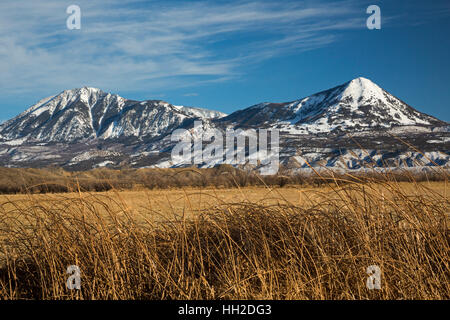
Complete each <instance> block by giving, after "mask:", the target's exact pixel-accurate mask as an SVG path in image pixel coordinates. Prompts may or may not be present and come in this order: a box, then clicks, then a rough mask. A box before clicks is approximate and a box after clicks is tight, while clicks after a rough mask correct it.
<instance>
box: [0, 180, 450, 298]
mask: <svg viewBox="0 0 450 320" xmlns="http://www.w3.org/2000/svg"><path fill="white" fill-rule="evenodd" d="M449 204H450V203H449V200H448V185H447V181H446V180H444V181H441V182H420V183H418V182H413V181H412V182H396V181H394V180H393V179H392V180H391V181H389V179H387V180H386V181H372V182H358V181H346V183H345V184H342V183H339V182H338V181H328V182H327V183H324V184H322V185H321V186H319V187H314V186H293V185H285V186H284V187H283V188H281V187H279V186H277V187H269V186H266V187H264V186H253V187H236V188H224V187H222V188H213V187H206V188H201V187H197V188H192V187H188V188H172V189H166V190H159V189H158V190H156V189H154V190H149V189H147V188H140V187H138V188H134V189H133V190H122V191H118V190H115V189H113V190H110V191H108V192H97V193H96V192H92V193H91V192H72V193H70V192H69V193H62V194H17V195H1V196H0V244H1V246H0V249H1V253H0V266H1V269H0V298H3V299H449V298H450V281H449V280H450V272H449V271H450V270H449V245H450V237H449V236H450V232H449V228H448V222H449V212H450V209H449V208H450V206H449ZM69 265H77V266H79V267H80V270H81V284H82V285H81V290H68V289H67V288H66V280H67V278H68V277H69V275H68V274H66V269H67V267H68V266H69ZM370 265H377V266H379V267H380V269H381V290H368V289H367V287H366V280H367V277H368V274H367V273H366V269H367V267H368V266H370Z"/></svg>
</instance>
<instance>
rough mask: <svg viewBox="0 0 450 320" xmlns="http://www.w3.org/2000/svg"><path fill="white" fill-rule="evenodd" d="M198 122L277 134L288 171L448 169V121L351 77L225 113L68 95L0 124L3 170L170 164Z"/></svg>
mask: <svg viewBox="0 0 450 320" xmlns="http://www.w3.org/2000/svg"><path fill="white" fill-rule="evenodd" d="M196 120H201V121H203V123H204V126H205V127H207V128H209V129H219V130H221V131H225V130H226V129H242V130H244V131H245V130H248V129H261V128H277V129H279V130H280V161H281V164H282V165H283V167H285V168H287V169H290V170H301V169H306V168H309V166H313V167H314V166H315V167H328V168H340V169H344V170H360V169H362V168H365V167H367V166H378V167H385V166H395V167H398V166H402V167H413V168H422V167H427V166H435V165H440V166H448V165H449V163H450V125H449V124H448V123H447V122H445V121H441V120H439V119H437V118H435V117H432V116H430V115H427V114H424V113H422V112H419V111H418V110H416V109H414V108H412V107H411V106H409V105H408V104H406V103H405V102H403V101H402V100H400V99H398V98H396V97H394V96H393V95H391V94H390V93H388V92H387V91H385V90H383V89H382V88H381V87H379V86H378V85H376V84H375V83H373V82H372V81H370V80H368V79H365V78H357V79H353V80H351V81H348V82H346V83H344V84H342V85H340V86H337V87H335V88H332V89H328V90H325V91H322V92H319V93H316V94H313V95H311V96H308V97H305V98H302V99H299V100H296V101H291V102H286V103H271V102H264V103H260V104H257V105H254V106H251V107H248V108H245V109H242V110H238V111H236V112H233V113H232V114H230V115H226V114H224V113H221V112H218V111H212V110H207V109H202V108H195V107H187V106H175V105H172V104H170V103H167V102H165V101H161V100H146V101H135V100H129V99H125V98H123V97H120V96H119V95H117V94H111V93H106V92H103V91H102V90H100V89H96V88H88V87H84V88H80V89H73V90H66V91H63V92H61V93H60V94H58V95H55V96H52V97H48V98H45V99H42V100H41V101H39V102H38V103H36V104H35V105H33V106H31V107H30V108H28V109H27V110H26V111H24V112H23V113H21V114H19V115H18V116H17V117H15V118H13V119H11V120H8V121H5V122H3V123H1V124H0V165H1V166H7V167H45V166H50V165H51V166H61V167H64V168H66V169H68V170H86V169H91V168H95V167H103V166H108V167H112V168H120V167H124V166H127V167H136V168H139V167H176V166H179V164H178V163H174V162H173V161H172V159H171V150H172V148H173V147H174V145H175V142H172V141H171V139H170V136H171V133H172V132H173V131H174V130H176V129H180V128H185V129H191V128H193V123H194V121H196ZM419 150H420V152H419ZM216 164H217V163H203V164H201V165H200V166H202V167H210V166H214V165H216Z"/></svg>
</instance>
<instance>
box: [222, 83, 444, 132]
mask: <svg viewBox="0 0 450 320" xmlns="http://www.w3.org/2000/svg"><path fill="white" fill-rule="evenodd" d="M239 119H244V120H243V121H239ZM223 120H224V121H229V122H235V123H238V124H240V125H246V126H262V125H263V126H270V127H278V128H281V129H283V130H286V131H290V132H293V133H298V134H301V133H305V134H306V133H320V132H330V131H333V130H336V129H338V130H341V131H347V130H352V131H355V130H366V129H371V128H383V127H384V128H390V127H394V126H405V125H432V124H436V123H442V122H441V121H439V120H438V119H436V118H434V117H431V116H428V115H426V114H423V113H420V112H418V111H417V110H415V109H413V108H412V107H410V106H409V105H407V104H406V103H404V102H403V101H401V100H400V99H398V98H396V97H394V96H393V95H391V94H389V93H388V92H386V91H385V90H383V89H382V88H380V87H379V86H377V85H376V84H375V83H373V82H372V81H370V80H368V79H365V78H357V79H354V80H352V81H349V82H347V83H345V84H343V85H340V86H338V87H335V88H332V89H329V90H326V91H322V92H319V93H316V94H314V95H311V96H309V97H306V98H303V99H300V100H296V101H293V102H289V103H267V102H266V103H262V104H258V105H255V106H252V107H250V108H247V109H244V110H240V111H237V112H235V113H232V114H231V115H229V116H228V117H225V118H223Z"/></svg>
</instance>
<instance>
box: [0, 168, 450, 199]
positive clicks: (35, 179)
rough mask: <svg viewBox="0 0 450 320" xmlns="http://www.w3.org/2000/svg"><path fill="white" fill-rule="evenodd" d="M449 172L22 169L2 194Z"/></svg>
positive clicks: (2, 171) (433, 176) (0, 183)
mask: <svg viewBox="0 0 450 320" xmlns="http://www.w3.org/2000/svg"><path fill="white" fill-rule="evenodd" d="M446 179H448V172H447V171H446V170H444V169H442V168H436V169H433V170H429V171H427V172H415V173H413V172H411V171H407V170H404V171H399V170H395V171H386V172H384V173H380V172H377V171H371V172H365V173H362V172H359V173H358V172H354V173H336V172H333V171H327V170H320V173H319V172H316V171H311V172H309V173H307V172H302V173H294V174H293V173H289V172H288V171H286V170H284V169H283V168H282V169H280V171H279V172H278V174H276V175H271V176H261V175H259V174H258V173H257V172H256V171H254V170H243V169H237V168H234V167H232V166H230V165H220V166H218V167H215V168H208V169H198V168H179V169H122V170H111V169H106V168H102V169H94V170H89V171H81V172H69V171H65V170H63V169H61V168H45V169H31V168H28V169H19V168H1V167H0V194H17V193H65V192H77V191H90V192H102V191H108V190H111V189H118V190H132V189H137V188H145V189H168V188H182V187H193V188H204V187H216V188H233V187H246V186H271V187H273V186H278V187H284V186H287V185H311V186H320V185H323V184H328V183H335V184H343V183H348V182H350V181H359V182H361V181H362V182H366V181H372V180H373V181H378V182H379V181H380V180H381V181H383V180H386V181H392V180H396V181H415V182H417V181H442V180H446Z"/></svg>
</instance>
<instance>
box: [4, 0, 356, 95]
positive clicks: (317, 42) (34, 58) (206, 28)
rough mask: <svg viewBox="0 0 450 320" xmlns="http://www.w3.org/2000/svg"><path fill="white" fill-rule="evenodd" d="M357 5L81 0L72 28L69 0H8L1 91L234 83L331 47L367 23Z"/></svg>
mask: <svg viewBox="0 0 450 320" xmlns="http://www.w3.org/2000/svg"><path fill="white" fill-rule="evenodd" d="M355 3H356V2H355V1H350V0H348V1H344V2H343V1H339V2H333V3H317V2H314V3H311V2H299V1H283V2H282V3H277V2H267V1H251V2H248V1H247V2H245V1H231V2H226V3H224V2H218V3H213V2H209V1H195V2H191V1H189V2H187V1H186V2H185V1H183V2H181V1H176V2H171V1H138V0H111V1H108V2H106V1H88V0H79V1H77V4H78V5H80V7H81V10H82V29H81V30H72V31H71V30H67V29H66V19H67V14H66V7H67V6H68V5H69V4H70V3H67V2H66V1H60V0H47V1H25V0H3V1H2V2H1V3H0V44H1V45H0V74H1V76H0V94H1V95H5V94H11V93H14V94H17V93H26V92H31V91H35V90H44V91H49V90H61V89H65V88H72V87H77V86H81V85H90V86H97V87H101V88H104V89H108V90H113V91H114V90H118V89H121V90H129V91H133V90H135V91H139V90H162V89H163V88H166V87H168V86H169V87H171V88H173V87H192V86H195V85H200V84H204V83H208V82H221V81H227V80H230V79H234V78H236V77H239V75H240V74H241V70H242V68H243V66H246V65H248V64H249V63H258V62H260V61H262V60H265V59H269V58H271V57H274V56H279V55H283V54H287V53H290V52H294V51H295V52H298V51H303V50H311V49H314V48H319V47H323V46H326V45H329V44H330V43H333V42H334V41H336V39H338V36H339V32H340V31H341V30H348V29H353V28H362V27H363V26H364V19H365V16H364V15H362V14H361V13H359V14H357V13H356V11H355V10H356V7H355V6H356V4H355Z"/></svg>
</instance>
